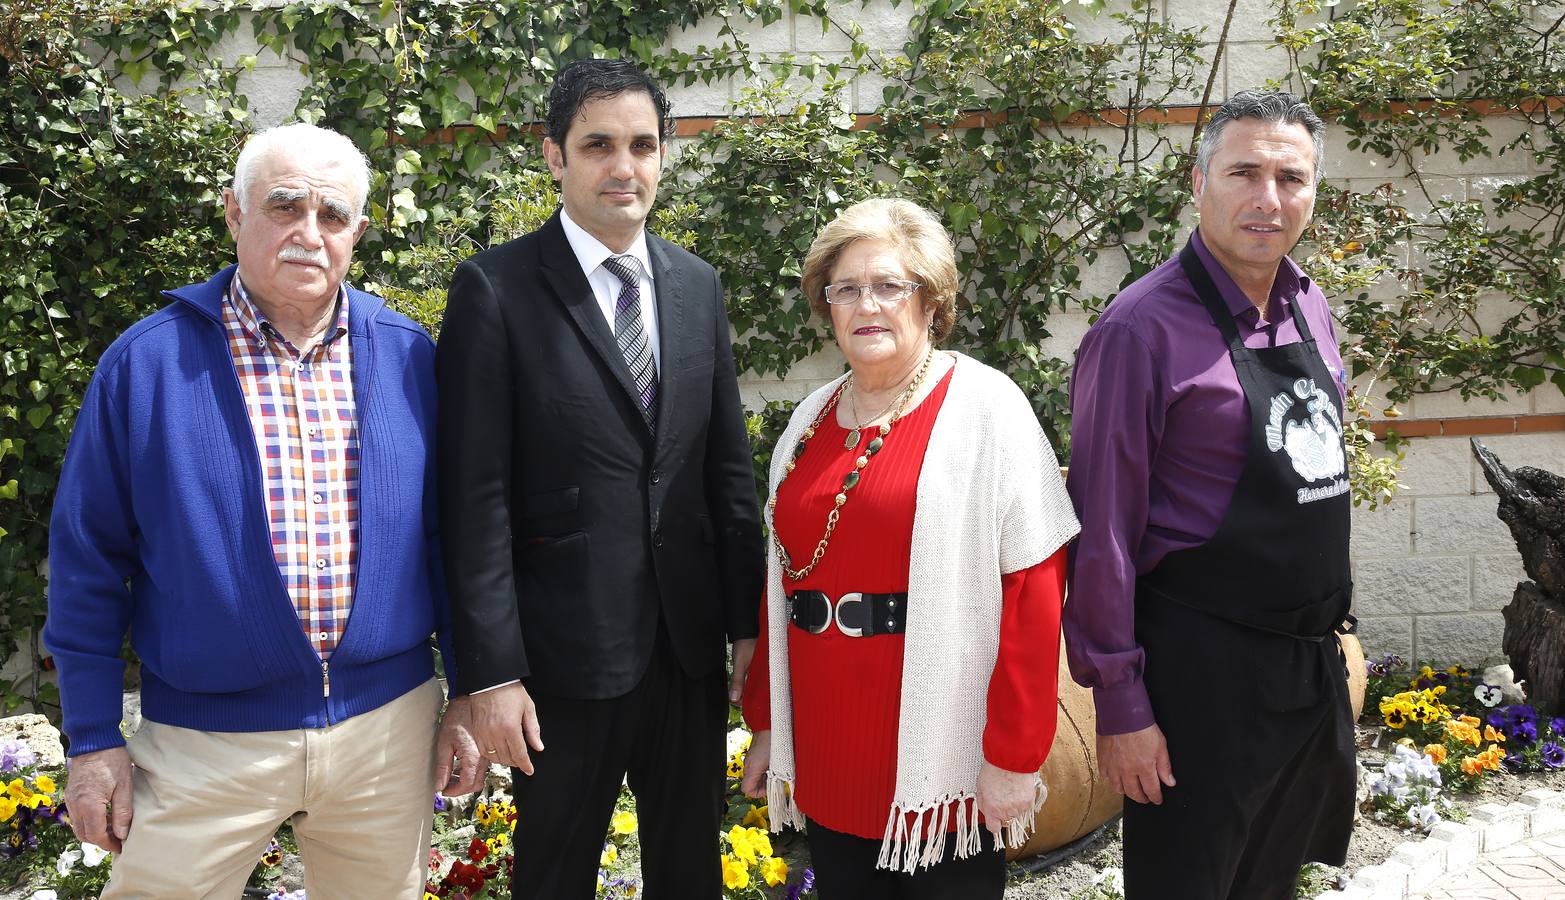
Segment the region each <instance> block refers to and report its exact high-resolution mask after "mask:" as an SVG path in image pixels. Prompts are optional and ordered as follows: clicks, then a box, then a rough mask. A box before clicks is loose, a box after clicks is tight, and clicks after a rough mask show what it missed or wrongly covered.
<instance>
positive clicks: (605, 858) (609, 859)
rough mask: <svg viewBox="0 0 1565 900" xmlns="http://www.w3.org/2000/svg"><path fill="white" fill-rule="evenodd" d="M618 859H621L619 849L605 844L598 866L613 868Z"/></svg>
mask: <svg viewBox="0 0 1565 900" xmlns="http://www.w3.org/2000/svg"><path fill="white" fill-rule="evenodd" d="M617 859H619V848H618V847H615V846H614V845H613V844H604V845H603V853H602V855H600V856H599V857H598V865H600V866H612V865H614V861H615V860H617Z"/></svg>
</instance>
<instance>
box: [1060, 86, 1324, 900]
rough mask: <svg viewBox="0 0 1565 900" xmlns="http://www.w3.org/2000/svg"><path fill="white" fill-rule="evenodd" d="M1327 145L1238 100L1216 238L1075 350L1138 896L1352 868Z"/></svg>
mask: <svg viewBox="0 0 1565 900" xmlns="http://www.w3.org/2000/svg"><path fill="white" fill-rule="evenodd" d="M1324 129H1325V126H1324V124H1323V123H1322V122H1321V120H1320V118H1319V117H1318V116H1316V115H1315V114H1314V113H1313V112H1312V111H1310V109H1309V108H1308V107H1307V106H1305V105H1304V104H1303V103H1301V102H1300V101H1299V100H1298V98H1296V97H1294V96H1293V95H1291V94H1286V93H1256V92H1250V91H1245V92H1242V93H1240V94H1237V95H1235V96H1234V97H1233V98H1231V99H1230V100H1229V101H1228V102H1227V103H1225V104H1223V106H1222V107H1221V108H1220V109H1219V110H1218V111H1217V113H1216V114H1215V115H1214V116H1213V118H1212V121H1211V122H1210V124H1209V125H1208V126H1207V128H1206V132H1205V135H1204V137H1203V139H1202V142H1201V146H1200V149H1199V152H1198V154H1197V157H1196V171H1195V173H1194V175H1193V179H1192V187H1193V190H1194V195H1195V204H1196V208H1197V211H1198V212H1199V213H1200V227H1199V229H1198V230H1197V232H1196V233H1195V234H1193V235H1192V236H1191V238H1190V242H1189V244H1188V246H1186V247H1185V248H1184V250H1183V251H1182V252H1181V253H1180V254H1179V255H1178V256H1177V257H1176V258H1174V259H1171V260H1169V261H1168V262H1166V263H1164V264H1163V265H1162V266H1160V267H1158V268H1157V269H1155V270H1153V271H1152V272H1150V273H1148V274H1147V275H1146V276H1145V277H1144V278H1142V279H1140V280H1139V281H1137V282H1136V283H1135V284H1133V285H1131V286H1130V287H1129V288H1126V289H1125V290H1124V291H1123V292H1121V293H1120V295H1119V296H1118V297H1117V298H1115V300H1114V302H1113V303H1112V304H1110V306H1109V308H1108V309H1107V310H1106V311H1105V312H1104V314H1103V315H1102V316H1101V317H1100V318H1099V319H1098V321H1097V322H1096V323H1095V324H1094V325H1093V327H1092V328H1091V330H1089V331H1088V332H1087V335H1086V338H1085V339H1084V340H1083V341H1082V345H1081V349H1080V351H1079V352H1078V354H1077V358H1076V369H1075V375H1074V377H1073V379H1072V383H1071V407H1072V415H1073V429H1072V442H1073V448H1074V449H1073V454H1072V462H1071V470H1070V478H1069V488H1070V493H1071V497H1072V498H1073V500H1074V502H1075V505H1076V512H1077V515H1078V516H1079V517H1080V519H1081V522H1082V532H1081V537H1080V538H1079V539H1078V541H1077V543H1076V545H1075V547H1074V549H1073V552H1072V558H1071V566H1072V572H1071V593H1070V599H1069V601H1068V603H1067V605H1066V607H1065V613H1064V627H1065V640H1066V647H1067V651H1068V654H1069V659H1070V666H1071V673H1072V675H1073V676H1074V678H1075V679H1076V681H1078V682H1079V683H1081V684H1083V685H1086V686H1089V687H1091V688H1092V689H1093V693H1094V697H1095V699H1096V702H1097V712H1098V733H1099V734H1098V757H1099V767H1100V769H1101V770H1102V772H1103V774H1104V775H1105V776H1106V777H1107V778H1108V779H1109V781H1110V783H1111V784H1112V785H1113V786H1114V787H1115V789H1117V790H1119V791H1121V792H1122V793H1124V794H1125V796H1126V798H1127V800H1128V802H1127V803H1126V809H1125V824H1124V834H1125V881H1126V896H1127V897H1128V898H1130V900H1143V898H1150V897H1157V898H1160V900H1162V898H1202V900H1218V898H1235V900H1237V898H1245V900H1255V898H1274V897H1275V898H1291V897H1292V896H1293V892H1294V882H1295V881H1296V880H1297V876H1298V871H1299V868H1300V866H1301V865H1302V864H1303V863H1305V862H1307V861H1310V860H1316V861H1321V862H1326V863H1332V864H1338V865H1340V864H1341V863H1342V862H1343V858H1344V855H1345V853H1346V849H1347V840H1348V834H1349V832H1350V830H1351V827H1352V812H1353V791H1354V762H1353V744H1352V735H1353V728H1352V723H1351V721H1350V713H1349V707H1348V700H1347V690H1346V681H1345V671H1344V669H1343V665H1342V662H1341V660H1340V658H1339V656H1338V651H1337V643H1336V640H1335V639H1334V632H1335V631H1336V630H1337V629H1338V628H1339V627H1340V626H1342V624H1343V623H1344V622H1345V621H1347V620H1349V619H1350V618H1351V617H1350V616H1349V615H1348V608H1349V601H1350V597H1351V587H1352V586H1351V582H1350V580H1349V571H1348V529H1349V524H1348V513H1349V497H1348V493H1347V489H1348V482H1347V473H1346V465H1345V455H1344V448H1343V442H1342V414H1343V413H1342V402H1343V395H1344V387H1343V385H1344V377H1343V371H1342V360H1341V357H1340V354H1339V352H1338V349H1337V344H1336V340H1335V336H1334V332H1333V329H1332V322H1331V316H1330V312H1329V310H1328V309H1327V306H1326V301H1325V298H1324V296H1323V295H1322V294H1321V292H1320V289H1319V288H1318V287H1316V286H1315V285H1314V284H1313V283H1311V281H1310V280H1309V278H1307V277H1306V276H1305V275H1304V274H1303V273H1302V272H1301V271H1300V270H1299V268H1298V266H1296V265H1295V264H1294V263H1293V261H1292V260H1290V259H1288V257H1287V254H1288V252H1289V251H1290V250H1291V249H1292V248H1293V245H1294V244H1295V243H1296V242H1297V241H1298V239H1299V235H1300V234H1301V233H1302V232H1303V230H1304V227H1305V226H1306V225H1307V224H1308V223H1309V221H1310V216H1311V212H1312V210H1313V206H1314V202H1315V185H1316V183H1317V182H1318V181H1319V179H1320V176H1321V171H1322V162H1323V161H1322V158H1321V150H1322V144H1323V133H1324ZM1317 337H1318V340H1317ZM1175 873H1177V877H1170V876H1171V875H1174V874H1175Z"/></svg>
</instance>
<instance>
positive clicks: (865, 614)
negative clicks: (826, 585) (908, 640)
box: [788, 591, 907, 637]
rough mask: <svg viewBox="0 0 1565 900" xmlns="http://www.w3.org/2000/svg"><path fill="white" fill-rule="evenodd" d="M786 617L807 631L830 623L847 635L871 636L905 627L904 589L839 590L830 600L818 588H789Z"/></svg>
mask: <svg viewBox="0 0 1565 900" xmlns="http://www.w3.org/2000/svg"><path fill="white" fill-rule="evenodd" d="M788 621H790V622H792V623H793V624H794V625H797V626H798V627H800V628H802V629H804V630H805V631H808V632H809V633H811V634H821V633H822V632H824V631H826V629H828V628H830V627H831V626H832V625H833V624H834V623H835V624H836V626H837V630H838V631H840V632H842V633H843V634H845V635H847V636H848V637H874V636H875V635H877V634H901V633H903V632H904V631H907V592H906V591H902V592H899V593H895V594H864V593H859V592H857V591H855V592H853V593H849V594H843V595H842V596H841V597H839V598H837V600H836V601H833V600H832V599H831V598H830V597H828V596H826V594H825V593H823V592H821V591H793V592H792V593H790V594H789V595H788Z"/></svg>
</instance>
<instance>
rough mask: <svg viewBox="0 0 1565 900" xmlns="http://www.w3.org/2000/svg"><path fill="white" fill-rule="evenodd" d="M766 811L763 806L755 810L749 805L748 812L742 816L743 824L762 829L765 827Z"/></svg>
mask: <svg viewBox="0 0 1565 900" xmlns="http://www.w3.org/2000/svg"><path fill="white" fill-rule="evenodd" d="M766 809H767V808H766V807H764V806H762V807H759V808H757V807H756V805H755V804H753V803H752V804H750V811H749V812H747V813H745V814H744V824H746V825H754V826H755V827H756V828H762V829H764V828H765V827H766Z"/></svg>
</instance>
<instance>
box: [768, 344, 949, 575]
mask: <svg viewBox="0 0 1565 900" xmlns="http://www.w3.org/2000/svg"><path fill="white" fill-rule="evenodd" d="M934 359H935V348H934V347H933V346H931V347H930V348H929V352H928V353H926V354H925V355H924V363H923V365H921V366H919V367H918V373H917V374H915V375H914V376H913V381H912V383H911V384H909V385H908V386H907V390H905V391H903V392H902V396H900V397H898V398H897V411H896V412H895V413H893V414H892V415H891V421H889V422H887V423H886V424H884V425H882V426H880V434H879V435H877V436H876V437H875V438H874V439H873V440H871V441H870V442H869V446H867V447H865V448H864V452H863V453H862V454H860V455H859V457H858V459H855V460H854V461H853V471H851V472H849V473H848V474H847V477H845V478H843V479H842V490H840V491H838V492H837V496H836V497H835V498H833V500H832V507H831V512H829V513H827V514H826V532H825V533H824V534H822V535H821V539H820V541H819V542H818V543H816V545H815V553H814V555H812V556H811V557H810V562H809V565H806V566H805V567H804V568H802V569H795V568H793V561H792V560H790V559H789V558H788V551H787V550H785V549H783V545H782V540H781V539H780V538H778V537H777V494H778V493H780V492H781V491H782V486H783V482H784V481H787V480H788V476H789V475H790V474H792V473H793V468H794V466H795V465H796V464H797V463H798V461H799V457H801V456H803V455H804V447H805V443H806V442H807V441H809V439H810V438H812V437H814V436H815V429H816V428H818V427H819V426H820V424H821V420H822V419H825V418H826V414H827V413H828V412H831V411H832V410H833V409H835V408H836V407H837V400H838V399H839V398H840V397H841V396H842V391H843V389H844V388H846V387H847V386H848V385H850V384H852V382H853V378H852V376H849V377H848V378H847V380H845V381H843V383H842V384H840V385H838V386H837V390H836V391H834V392H833V393H832V395H831V397H830V399H828V400H827V401H826V405H825V406H822V407H821V411H820V412H819V413H818V414H817V415H816V416H815V421H813V422H811V423H810V425H809V427H808V428H806V429H804V433H803V434H801V435H800V436H799V443H797V444H795V445H794V447H793V456H792V458H790V459H789V460H788V461H787V462H786V463H784V464H783V473H782V477H781V478H779V479H777V490H776V491H773V492H772V496H771V499H769V500H767V501H766V509H767V512H768V513H770V514H771V519H772V548H773V549H774V550H775V551H776V552H777V561H778V562H780V563H782V568H783V574H784V575H786V576H787V577H788V578H790V579H792V580H794V581H800V580H802V579H803V578H804V577H805V576H807V575H809V574H810V573H811V572H813V571H815V567H816V566H817V565H819V564H820V561H821V557H823V556H825V555H826V547H827V545H828V544H829V543H831V533H832V532H833V531H836V530H837V522H838V520H839V519H841V518H842V506H843V504H845V503H847V502H848V491H851V490H853V487H854V485H857V484H858V483H859V478H860V473H861V472H863V471H864V467H865V466H867V465H869V458H870V457H872V456H874V455H875V454H877V453H879V452H880V448H881V447H882V446H884V445H885V442H886V436H887V435H889V434H891V426H892V425H894V424H896V422H897V420H898V419H900V418H902V414H903V413H905V412H907V407H908V404H909V403H911V402H912V400H913V395H914V394H916V393H918V387H919V385H921V384H923V383H924V376H926V375H928V374H929V365H930V363H932V362H934ZM875 418H879V416H876V417H875ZM870 421H871V422H873V421H875V419H870ZM857 444H858V441H854V442H853V443H851V444H848V445H847V447H848V448H849V449H851V448H853V447H854V446H856V445H857Z"/></svg>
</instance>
